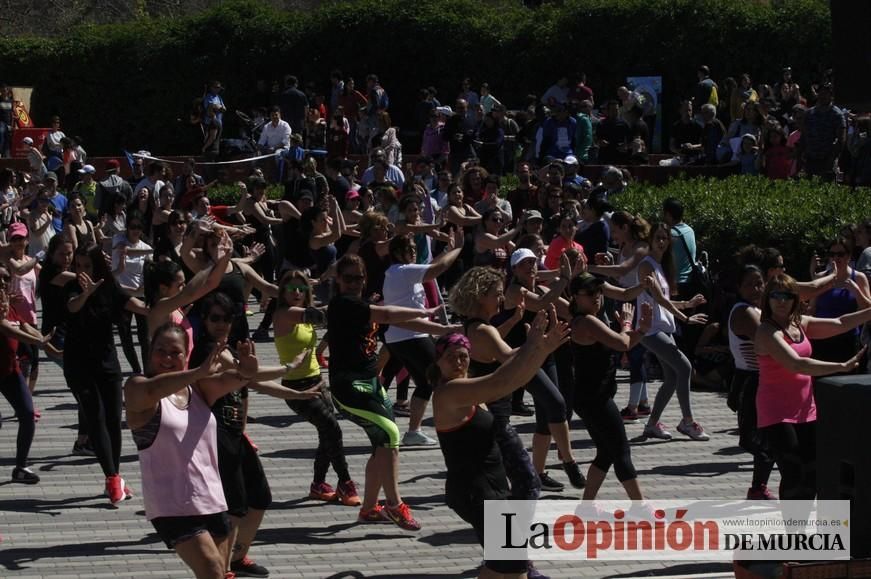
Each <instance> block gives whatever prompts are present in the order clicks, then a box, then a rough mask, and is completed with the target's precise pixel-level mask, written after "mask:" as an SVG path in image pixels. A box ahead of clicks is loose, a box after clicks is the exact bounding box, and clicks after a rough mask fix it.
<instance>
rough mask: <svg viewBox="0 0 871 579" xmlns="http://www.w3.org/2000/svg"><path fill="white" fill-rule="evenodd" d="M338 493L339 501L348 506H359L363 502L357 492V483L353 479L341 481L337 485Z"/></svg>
mask: <svg viewBox="0 0 871 579" xmlns="http://www.w3.org/2000/svg"><path fill="white" fill-rule="evenodd" d="M336 495H337V496H338V497H339V502H340V503H342V504H343V505H345V506H346V507H359V506H360V505H362V504H363V501H362V500H360V495H358V494H357V483H355V482H354V481H352V480H347V481H345V482H340V483H339V484H338V486H337V487H336Z"/></svg>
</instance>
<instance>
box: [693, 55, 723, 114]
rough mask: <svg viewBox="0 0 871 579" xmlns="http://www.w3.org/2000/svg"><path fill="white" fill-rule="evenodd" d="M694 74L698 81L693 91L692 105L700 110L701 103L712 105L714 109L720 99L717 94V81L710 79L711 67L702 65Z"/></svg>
mask: <svg viewBox="0 0 871 579" xmlns="http://www.w3.org/2000/svg"><path fill="white" fill-rule="evenodd" d="M696 76H697V77H698V79H699V82H698V83H696V88H695V91H694V92H693V105H695V107H696V109H697V110H701V107H702V105H705V104H711V105H714V110H715V111H716V108H717V105H718V104H719V102H720V99H719V97H718V95H717V83H715V82H714V81H713V80H712V79H711V69H709V68H708V67H707V66H705V65H702V66H700V67H699V69H698V70H697V71H696Z"/></svg>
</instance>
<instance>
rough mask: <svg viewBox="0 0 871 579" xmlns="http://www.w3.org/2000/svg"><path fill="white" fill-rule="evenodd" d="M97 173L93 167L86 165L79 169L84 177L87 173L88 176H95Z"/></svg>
mask: <svg viewBox="0 0 871 579" xmlns="http://www.w3.org/2000/svg"><path fill="white" fill-rule="evenodd" d="M96 172H97V170H96V169H94V166H93V165H85V166H84V167H82V168H81V169H79V173H81V174H82V175H84V174H85V173H87V174H88V175H93V174H94V173H96Z"/></svg>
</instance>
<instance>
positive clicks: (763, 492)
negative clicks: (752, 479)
mask: <svg viewBox="0 0 871 579" xmlns="http://www.w3.org/2000/svg"><path fill="white" fill-rule="evenodd" d="M747 500H748V501H773V500H774V495H772V494H771V491H769V490H768V485H764V484H761V485H758V486H755V487H750V488H749V489H747Z"/></svg>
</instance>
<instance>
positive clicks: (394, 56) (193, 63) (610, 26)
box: [0, 0, 831, 154]
mask: <svg viewBox="0 0 871 579" xmlns="http://www.w3.org/2000/svg"><path fill="white" fill-rule="evenodd" d="M4 33H6V34H8V33H9V31H8V30H6V31H2V32H0V35H3V34H4ZM830 37H831V33H830V15H829V7H828V2H827V1H826V0H790V1H770V2H761V1H748V0H656V1H654V2H651V1H649V0H566V1H565V2H560V3H548V4H546V5H545V6H544V7H542V8H541V9H538V10H528V9H526V8H524V7H523V6H522V5H521V2H519V1H517V0H490V1H489V2H480V1H477V0H419V1H416V2H408V1H407V0H357V1H354V2H350V1H348V2H330V3H324V4H323V5H322V6H321V7H320V8H318V9H316V10H309V11H292V12H291V11H279V10H276V9H274V8H271V7H269V6H267V5H265V4H262V3H260V2H256V1H254V0H231V1H227V2H224V3H222V4H221V5H220V6H218V7H216V8H213V9H210V10H208V11H207V12H204V13H202V14H200V15H197V16H193V17H188V18H175V19H160V18H143V19H140V20H137V21H134V22H130V23H124V24H113V25H111V26H95V25H86V26H82V27H80V28H76V29H73V30H71V31H70V32H69V33H68V34H67V35H65V36H63V37H60V38H22V37H3V38H0V71H2V76H3V79H2V80H4V81H5V82H8V83H11V84H15V85H18V84H21V85H32V86H34V87H36V91H35V92H34V96H33V113H34V117H35V118H36V119H37V120H39V121H41V122H45V119H46V118H47V117H48V116H49V115H51V114H55V113H58V114H61V115H62V116H63V117H64V124H65V130H66V132H68V133H71V134H79V135H82V136H83V137H85V138H86V139H87V143H86V148H87V149H88V150H89V152H90V153H91V154H105V153H112V154H116V153H117V152H118V149H119V148H121V147H126V148H128V149H136V148H147V149H149V150H151V151H154V152H160V153H162V154H172V153H190V152H191V151H194V150H196V146H195V144H196V143H197V142H198V141H199V140H200V137H199V135H198V134H197V129H196V128H193V127H190V126H189V125H187V124H186V123H185V122H184V121H185V118H186V113H187V108H188V106H189V105H190V102H191V100H192V99H193V98H194V97H195V96H198V95H201V94H202V88H203V83H204V82H206V81H207V80H208V79H210V78H219V79H221V80H222V81H223V82H224V84H225V85H226V87H227V93H226V95H225V96H226V101H227V103H228V105H229V107H230V108H231V109H232V108H241V109H243V110H244V109H246V108H247V107H248V106H250V105H252V104H254V102H255V95H254V87H255V85H256V81H257V80H266V81H267V84H271V81H274V80H279V79H281V78H282V77H283V75H284V74H287V73H291V74H295V75H297V76H298V77H300V79H302V80H303V82H307V81H315V82H317V83H318V84H319V86H320V87H321V89H322V90H325V89H326V83H327V82H328V76H329V72H330V70H331V69H332V68H334V67H338V68H340V69H342V70H343V71H344V72H345V73H350V74H353V75H354V76H355V77H356V78H357V80H358V84H362V82H361V81H362V80H363V77H364V76H365V75H366V74H367V73H369V72H375V73H378V74H379V75H380V76H381V78H382V81H383V84H384V86H385V88H386V89H387V90H388V92H389V94H390V97H391V101H392V103H393V106H392V109H393V110H392V113H393V116H394V121H395V122H396V123H397V124H399V125H400V126H403V125H405V126H409V125H411V113H412V111H413V104H414V102H415V101H416V94H417V90H418V89H420V88H421V87H424V86H429V85H435V86H436V87H437V88H438V90H439V91H440V92H439V98H440V99H441V100H442V102H443V103H445V104H452V101H453V99H454V97H455V95H456V94H457V92H458V86H459V82H460V80H461V79H462V78H463V77H464V76H470V77H472V78H473V80H474V81H475V82H481V81H487V82H489V83H490V85H491V87H493V90H494V94H495V95H496V96H497V97H499V98H500V99H502V100H503V101H504V102H506V103H507V104H509V105H518V104H519V103H520V102H521V99H522V98H523V96H525V95H526V94H527V93H529V92H533V93H538V94H541V93H542V92H543V91H544V90H546V89H547V87H548V86H550V85H551V84H552V83H553V82H554V80H555V79H556V78H557V77H559V76H561V75H562V74H566V73H574V72H579V71H580V70H584V71H586V73H587V75H588V79H589V83H590V85H591V86H592V87H593V88H594V89H595V90H596V93H597V98H598V100H600V101H601V100H603V99H604V98H608V97H613V96H614V91H615V89H616V87H617V86H618V85H620V84H623V83H624V77H625V76H626V75H639V74H657V75H662V76H663V78H664V83H665V85H664V90H665V94H666V98H667V101H666V102H667V103H671V102H674V103H676V102H677V99H678V98H679V97H680V96H681V95H687V94H689V91H690V90H691V88H692V85H693V84H694V83H695V80H696V79H695V70H696V67H697V66H698V65H699V64H702V63H705V64H708V65H710V66H711V69H712V71H713V73H714V77H715V78H716V79H718V80H719V79H721V78H723V77H725V76H727V75H731V76H737V75H738V74H740V73H741V72H745V71H746V72H749V73H750V74H751V75H752V76H753V78H754V79H758V80H760V81H763V80H770V81H773V80H774V79H777V78H778V77H779V71H780V69H781V67H782V66H783V65H785V64H791V65H792V66H793V67H795V74H796V77H797V79H798V81H799V82H800V83H801V84H802V85H803V86H807V84H808V82H809V81H810V80H811V79H814V78H816V77H817V76H818V73H819V71H820V70H822V69H823V68H825V67H826V66H828V64H829V60H830V59H829V47H830ZM178 119H181V120H182V122H179V121H178ZM230 120H232V119H230Z"/></svg>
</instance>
